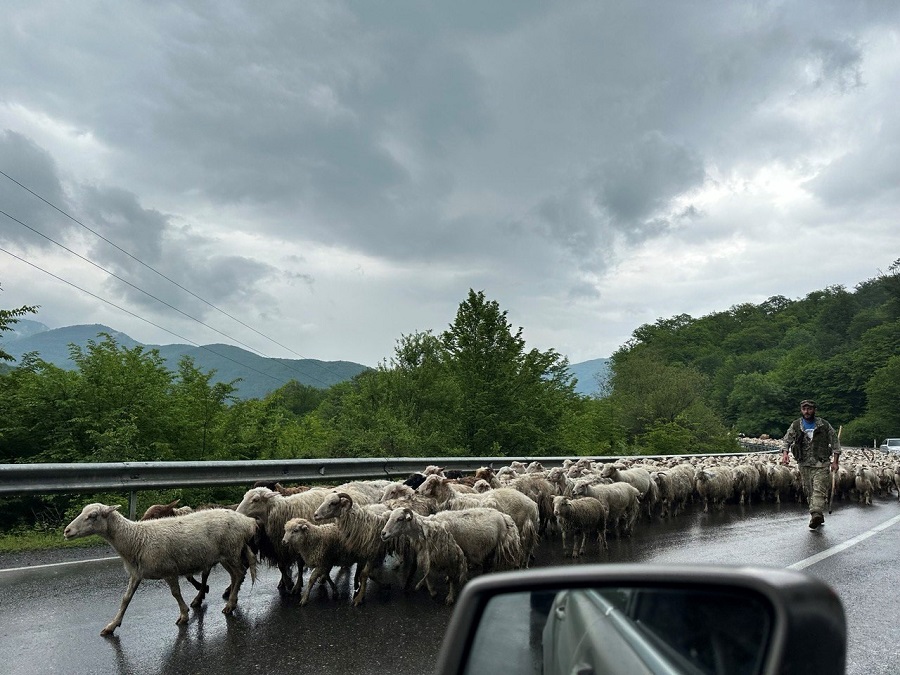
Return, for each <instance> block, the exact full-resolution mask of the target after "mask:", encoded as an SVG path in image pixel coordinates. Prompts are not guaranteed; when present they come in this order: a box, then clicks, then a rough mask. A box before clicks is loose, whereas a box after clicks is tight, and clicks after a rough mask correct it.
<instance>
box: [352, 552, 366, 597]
mask: <svg viewBox="0 0 900 675" xmlns="http://www.w3.org/2000/svg"><path fill="white" fill-rule="evenodd" d="M356 567H357V572H358V573H359V590H358V591H356V595H354V596H353V604H354V606H359V605H361V604H362V601H363V599H364V598H365V597H366V586H367V585H368V583H369V563H368V562H365V563H357V565H356ZM360 567H362V571H361V572H359V568H360Z"/></svg>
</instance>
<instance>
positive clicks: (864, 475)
mask: <svg viewBox="0 0 900 675" xmlns="http://www.w3.org/2000/svg"><path fill="white" fill-rule="evenodd" d="M877 487H878V476H877V475H875V472H874V471H872V469H870V468H869V467H867V466H866V465H865V464H859V465H857V467H856V492H857V494H858V495H859V503H860V504H867V505H870V506H871V504H872V493H873V492H874V491H875V490H876V489H877Z"/></svg>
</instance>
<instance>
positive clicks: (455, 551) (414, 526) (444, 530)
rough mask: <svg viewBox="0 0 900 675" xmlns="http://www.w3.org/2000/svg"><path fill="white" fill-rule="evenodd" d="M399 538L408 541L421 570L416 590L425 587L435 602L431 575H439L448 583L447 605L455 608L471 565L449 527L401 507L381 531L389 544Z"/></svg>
mask: <svg viewBox="0 0 900 675" xmlns="http://www.w3.org/2000/svg"><path fill="white" fill-rule="evenodd" d="M396 537H405V538H406V539H407V540H408V541H409V543H410V545H411V547H412V548H413V550H414V551H415V552H416V558H417V560H418V563H419V565H420V567H421V568H422V579H421V581H419V583H418V584H416V590H419V589H420V588H421V587H422V584H425V586H426V588H427V589H428V593H429V595H431V597H432V598H434V597H436V596H437V591H435V589H434V587H433V586H432V584H431V573H432V572H438V573H440V574H441V576H442V577H443V578H444V579H446V581H447V597H446V599H445V602H446V604H448V605H452V604H453V602H454V601H455V600H456V594H457V593H458V592H459V589H460V588H462V586H463V584H465V583H466V578H467V575H468V564H467V559H466V555H465V553H463V550H462V549H461V548H460V546H459V544H457V543H456V539H455V538H454V537H453V535H452V534H451V532H450V528H449V527H448V525H447V524H446V523H443V522H440V521H436V520H434V519H432V518H428V517H425V516H422V515H419V514H418V513H416V512H415V511H413V510H412V509H410V508H409V507H401V508H397V509H394V510H393V511H391V514H390V516H388V520H387V522H386V523H385V525H384V527H383V528H382V530H381V539H382V540H383V541H390V540H391V539H394V538H396Z"/></svg>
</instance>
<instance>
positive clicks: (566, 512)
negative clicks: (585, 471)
mask: <svg viewBox="0 0 900 675" xmlns="http://www.w3.org/2000/svg"><path fill="white" fill-rule="evenodd" d="M553 513H554V515H555V516H556V520H557V522H558V523H559V526H560V529H561V530H562V545H563V553H565V552H566V534H568V533H571V534H572V557H573V558H577V557H578V556H580V555H584V546H585V541H587V537H588V535H595V534H596V535H597V542H598V543H599V545H600V548H601V549H602V550H607V549H608V546H607V544H606V519H607V517H608V516H609V508H608V507H607V506H606V505H605V504H604V503H603V502H601V501H600V500H599V499H595V498H593V497H581V498H580V499H570V498H569V497H563V496H556V497H554V498H553ZM579 534H581V545H580V546H579V545H578V535H579Z"/></svg>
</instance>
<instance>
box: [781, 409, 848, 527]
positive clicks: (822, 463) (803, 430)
mask: <svg viewBox="0 0 900 675" xmlns="http://www.w3.org/2000/svg"><path fill="white" fill-rule="evenodd" d="M788 453H792V454H793V455H794V459H796V460H797V466H799V467H800V479H801V481H802V483H803V492H804V493H805V494H806V499H807V501H808V502H809V529H811V530H816V529H818V528H819V526H820V525H822V524H824V523H825V514H824V512H825V500H826V498H827V496H828V478H829V465H830V469H831V472H832V473H835V474H836V473H837V470H838V465H839V460H840V456H841V441H840V437H839V436H838V434H837V432H835V430H834V427H832V426H831V425H830V424H829V423H828V420H826V419H824V418H822V417H818V416H817V415H816V402H815V401H813V400H811V399H804V400H803V401H801V402H800V417H799V418H798V419H796V420H794V421H793V422H792V423H791V426H790V427H788V430H787V433H786V434H785V435H784V454H783V455H782V458H781V463H782V464H788V462H789V461H790V456H789V454H788Z"/></svg>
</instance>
